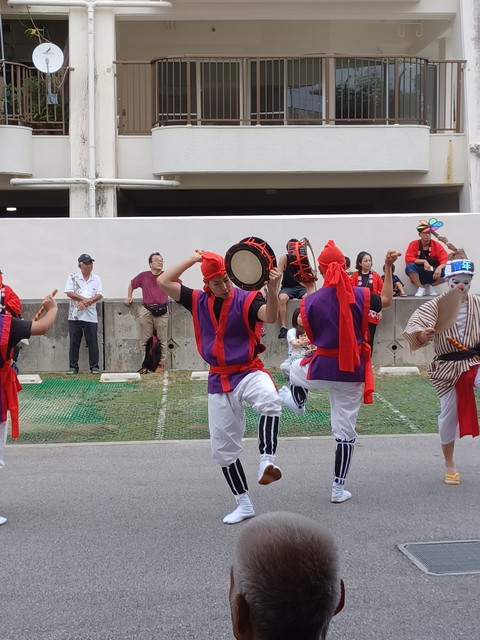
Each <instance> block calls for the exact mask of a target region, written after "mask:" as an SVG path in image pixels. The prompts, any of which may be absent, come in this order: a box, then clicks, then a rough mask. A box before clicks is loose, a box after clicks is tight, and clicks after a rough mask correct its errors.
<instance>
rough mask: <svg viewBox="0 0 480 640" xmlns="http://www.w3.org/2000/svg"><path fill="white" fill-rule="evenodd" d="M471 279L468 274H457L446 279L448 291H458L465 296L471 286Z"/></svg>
mask: <svg viewBox="0 0 480 640" xmlns="http://www.w3.org/2000/svg"><path fill="white" fill-rule="evenodd" d="M472 277H473V276H471V275H470V274H468V273H457V274H455V275H454V276H450V277H449V278H447V282H448V288H449V289H460V291H463V293H464V294H465V295H466V294H467V293H468V292H469V290H470V286H471V284H472Z"/></svg>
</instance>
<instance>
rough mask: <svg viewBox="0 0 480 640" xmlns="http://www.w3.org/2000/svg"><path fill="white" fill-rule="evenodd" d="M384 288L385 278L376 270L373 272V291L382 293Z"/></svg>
mask: <svg viewBox="0 0 480 640" xmlns="http://www.w3.org/2000/svg"><path fill="white" fill-rule="evenodd" d="M382 289H383V280H382V277H381V275H380V274H379V273H377V272H376V271H374V272H373V287H372V293H382Z"/></svg>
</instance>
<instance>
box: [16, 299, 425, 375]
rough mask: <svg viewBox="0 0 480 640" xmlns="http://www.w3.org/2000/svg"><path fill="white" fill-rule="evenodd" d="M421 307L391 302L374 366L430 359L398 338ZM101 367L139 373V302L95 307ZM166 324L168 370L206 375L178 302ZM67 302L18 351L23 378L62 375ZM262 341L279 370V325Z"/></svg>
mask: <svg viewBox="0 0 480 640" xmlns="http://www.w3.org/2000/svg"><path fill="white" fill-rule="evenodd" d="M422 302H424V300H419V299H415V298H405V299H395V300H394V301H393V305H392V307H390V308H388V309H385V310H384V312H383V319H382V322H381V323H380V325H379V327H378V328H377V332H376V336H375V348H374V352H373V363H374V365H377V366H379V365H387V366H393V365H403V364H415V365H420V366H421V365H426V364H427V363H428V362H429V361H430V360H431V359H432V357H433V351H432V348H431V347H427V348H425V349H421V350H419V351H417V352H414V353H411V352H410V349H409V347H408V345H407V344H406V342H405V340H404V339H403V337H402V331H403V329H404V328H405V325H406V324H407V321H408V318H409V317H410V315H411V314H412V313H413V311H414V310H415V309H416V308H417V307H418V306H419V305H420V304H422ZM298 304H299V302H298V301H291V302H289V306H288V315H287V320H288V322H289V324H290V319H291V315H292V313H293V310H294V309H295V308H296V307H297V306H298ZM40 305H41V301H40V300H38V301H37V300H31V301H29V302H27V303H24V306H23V308H24V313H23V315H24V317H25V318H32V317H33V316H34V315H35V313H36V312H37V311H38V309H39V307H40ZM97 306H98V310H99V325H98V326H99V333H98V340H99V346H100V354H101V356H100V367H101V369H102V370H105V371H109V372H120V371H137V370H138V369H139V368H140V365H141V363H142V360H143V353H142V351H141V349H140V344H139V341H138V333H137V323H136V317H137V315H138V310H139V307H140V304H139V303H134V304H132V306H131V307H126V306H125V305H124V304H123V302H122V301H121V300H106V301H104V302H103V304H99V305H97ZM170 313H171V316H170V325H169V334H168V335H169V341H168V354H167V362H166V365H167V368H168V369H186V370H204V369H207V365H206V364H205V363H204V362H203V360H202V359H201V358H200V356H199V355H198V352H197V348H196V344H195V337H194V334H193V326H192V319H191V314H190V313H189V312H188V311H186V310H185V309H184V308H183V307H181V306H180V305H179V304H177V303H176V302H172V301H171V302H170ZM67 314H68V303H67V302H66V301H60V302H59V313H58V317H57V320H56V322H55V325H54V327H53V329H52V331H51V332H50V333H49V334H47V335H46V336H42V337H33V338H30V344H29V345H28V346H25V347H23V348H22V351H21V355H20V359H19V363H18V364H19V368H20V372H21V373H36V372H50V373H53V372H55V373H61V372H66V371H67V370H68V346H69V341H68V324H67ZM265 328H266V330H267V334H266V336H265V337H264V338H263V340H262V342H263V343H264V344H265V345H266V347H267V350H266V351H265V353H264V355H263V361H264V362H265V364H266V365H267V367H278V366H279V364H280V363H281V362H283V360H284V359H285V358H286V355H287V345H286V341H285V340H279V339H278V337H277V336H278V332H279V329H280V326H279V324H278V323H277V324H275V325H265ZM80 371H83V372H87V371H88V357H87V349H86V346H85V343H84V342H82V346H81V348H80Z"/></svg>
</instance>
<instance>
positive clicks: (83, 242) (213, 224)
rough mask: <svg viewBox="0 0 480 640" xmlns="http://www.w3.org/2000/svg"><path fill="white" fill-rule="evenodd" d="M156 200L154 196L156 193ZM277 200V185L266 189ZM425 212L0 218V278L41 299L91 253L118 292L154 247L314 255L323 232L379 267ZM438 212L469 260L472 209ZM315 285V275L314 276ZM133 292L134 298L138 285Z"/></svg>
mask: <svg viewBox="0 0 480 640" xmlns="http://www.w3.org/2000/svg"><path fill="white" fill-rule="evenodd" d="M158 197H159V199H161V197H162V195H161V192H159V195H158ZM272 198H278V200H280V199H281V192H278V193H276V194H273V195H272ZM424 217H427V218H428V217H429V214H422V213H414V214H399V215H393V214H372V215H324V216H302V217H300V216H295V215H291V216H254V215H251V216H231V217H223V218H214V217H208V218H207V217H183V218H176V217H168V218H166V217H165V218H114V219H112V218H110V219H105V218H96V219H94V220H89V219H74V218H61V219H52V218H43V219H32V220H15V219H13V218H8V219H7V218H5V219H2V221H1V228H2V237H4V238H10V239H11V241H10V242H7V243H4V245H3V247H2V252H1V257H0V269H1V270H2V272H3V280H4V282H5V284H8V285H10V286H11V287H12V288H13V289H14V290H15V291H16V292H17V294H18V296H19V297H20V299H21V300H32V299H38V298H41V297H43V296H45V295H47V294H48V293H50V292H51V291H52V290H53V289H58V294H57V297H58V298H59V299H62V298H63V299H65V298H66V296H65V294H63V293H62V292H63V290H64V286H65V282H66V280H67V276H68V274H69V273H71V272H72V271H76V270H77V259H78V256H79V255H80V254H81V253H89V254H90V255H91V256H93V258H94V259H95V273H97V274H98V275H99V276H100V277H101V279H102V282H103V289H104V295H105V297H106V298H107V299H109V300H112V299H114V298H119V299H123V298H124V297H125V296H126V295H127V287H128V283H129V282H130V280H131V279H132V278H133V277H134V276H135V275H136V274H137V273H139V272H140V271H145V270H146V269H147V268H148V256H149V254H150V253H151V252H153V251H160V252H161V253H162V255H163V257H164V260H165V266H166V267H170V266H172V265H173V264H175V263H176V262H178V261H179V260H182V259H183V258H185V257H186V256H190V255H191V254H192V253H193V251H194V250H195V249H206V250H209V251H214V252H216V253H219V254H221V255H225V253H226V252H227V249H228V248H229V247H231V246H232V245H234V244H235V243H237V242H239V241H240V240H241V239H242V238H245V237H248V236H251V235H253V236H257V237H259V238H262V239H263V240H265V241H266V242H268V244H269V245H270V246H271V247H272V249H273V251H274V253H275V254H276V256H277V257H278V258H279V257H280V256H281V255H282V254H284V253H285V244H286V242H287V241H288V239H289V238H303V237H306V238H308V239H309V240H310V242H311V244H312V247H313V250H314V253H315V256H318V254H319V253H320V252H321V250H322V249H323V247H324V245H325V243H326V242H327V241H328V240H329V239H333V240H335V241H336V243H337V244H338V246H339V247H340V248H341V249H342V251H343V252H344V253H345V255H347V256H350V258H351V260H352V263H353V264H354V263H355V258H356V256H357V254H358V253H359V252H360V251H368V252H369V253H371V254H372V256H373V268H374V269H375V270H376V271H379V272H381V271H382V266H383V260H384V257H385V253H386V251H387V250H389V249H394V250H396V251H399V252H401V253H404V252H405V249H406V247H407V244H408V243H409V242H410V241H411V240H414V239H417V238H418V234H417V231H416V226H417V224H418V222H419V220H420V219H421V218H424ZM438 217H440V219H441V220H442V221H443V222H444V224H445V226H444V227H443V228H442V232H443V233H445V235H446V236H447V237H448V239H449V240H450V241H451V242H453V244H455V245H456V246H457V247H463V248H464V249H465V251H466V252H467V255H468V256H469V258H471V259H472V260H475V259H476V256H477V255H478V249H477V244H478V243H477V238H478V237H479V234H480V216H479V215H478V213H472V214H451V213H448V214H445V213H442V214H441V215H440V216H438ZM404 268H405V263H404V256H403V255H402V256H401V257H400V258H399V260H398V261H397V263H396V273H397V274H398V275H399V276H400V278H401V279H402V280H403V281H404V282H405V285H406V288H407V292H408V293H414V292H415V289H414V287H412V286H411V285H410V284H409V283H408V279H407V278H406V277H405V274H404ZM182 280H183V282H184V284H186V285H187V286H189V287H197V288H198V287H201V286H202V279H201V272H200V268H199V267H198V265H196V266H195V267H193V268H191V269H188V270H187V271H186V272H185V273H184V274H183V275H182ZM320 284H321V281H320ZM472 288H473V293H480V278H478V277H477V278H474V279H473V285H472ZM134 295H135V296H137V297H140V291H136V292H135V294H134Z"/></svg>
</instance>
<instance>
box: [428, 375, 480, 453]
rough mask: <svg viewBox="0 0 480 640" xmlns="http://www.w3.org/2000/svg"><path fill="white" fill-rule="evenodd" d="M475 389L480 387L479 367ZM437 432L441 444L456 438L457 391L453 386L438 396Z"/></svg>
mask: <svg viewBox="0 0 480 640" xmlns="http://www.w3.org/2000/svg"><path fill="white" fill-rule="evenodd" d="M473 386H474V387H475V389H480V367H479V368H478V370H477V375H476V376H475V381H474V383H473ZM438 433H439V434H440V443H441V444H450V442H453V441H454V440H455V438H458V437H459V435H460V433H459V426H458V412H457V392H456V391H455V387H452V388H451V389H450V391H447V393H444V394H443V396H440V415H439V416H438Z"/></svg>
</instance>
